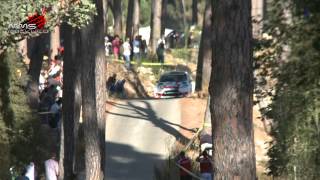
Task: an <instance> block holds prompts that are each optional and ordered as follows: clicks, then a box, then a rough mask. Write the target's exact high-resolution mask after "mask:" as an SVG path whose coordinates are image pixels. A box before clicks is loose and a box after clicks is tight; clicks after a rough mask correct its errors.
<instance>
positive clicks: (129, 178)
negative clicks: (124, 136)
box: [105, 142, 165, 180]
mask: <svg viewBox="0 0 320 180" xmlns="http://www.w3.org/2000/svg"><path fill="white" fill-rule="evenodd" d="M105 147H106V169H105V172H106V174H107V175H106V176H107V178H106V179H108V180H113V179H114V180H152V179H154V178H153V174H154V165H160V164H163V163H164V161H165V160H164V159H163V158H162V157H160V156H159V155H157V154H151V153H142V152H138V151H136V150H135V149H134V148H133V147H132V146H128V145H125V144H119V143H114V142H106V144H105Z"/></svg>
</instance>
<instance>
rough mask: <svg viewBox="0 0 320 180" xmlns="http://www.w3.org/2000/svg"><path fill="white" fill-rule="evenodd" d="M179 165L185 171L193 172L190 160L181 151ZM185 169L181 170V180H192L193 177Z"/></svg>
mask: <svg viewBox="0 0 320 180" xmlns="http://www.w3.org/2000/svg"><path fill="white" fill-rule="evenodd" d="M178 164H179V165H180V166H182V167H183V168H184V169H186V170H188V171H191V160H190V158H188V157H186V154H185V152H184V151H181V152H180V154H179V160H178ZM184 169H182V168H180V180H192V177H191V175H190V174H189V173H188V172H187V171H185V170H184Z"/></svg>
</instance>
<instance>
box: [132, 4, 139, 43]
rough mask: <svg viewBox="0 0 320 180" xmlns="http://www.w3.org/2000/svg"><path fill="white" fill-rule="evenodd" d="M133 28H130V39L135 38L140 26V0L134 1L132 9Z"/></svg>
mask: <svg viewBox="0 0 320 180" xmlns="http://www.w3.org/2000/svg"><path fill="white" fill-rule="evenodd" d="M132 21H133V27H132V37H135V36H137V35H138V34H139V25H140V0H134V8H133V20H132Z"/></svg>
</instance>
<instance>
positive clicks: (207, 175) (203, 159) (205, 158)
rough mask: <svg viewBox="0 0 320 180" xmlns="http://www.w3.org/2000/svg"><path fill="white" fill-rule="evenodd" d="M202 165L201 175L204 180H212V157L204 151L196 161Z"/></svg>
mask: <svg viewBox="0 0 320 180" xmlns="http://www.w3.org/2000/svg"><path fill="white" fill-rule="evenodd" d="M196 160H197V161H198V162H199V163H200V173H201V178H202V179H203V180H212V163H211V157H210V156H209V155H208V153H207V151H206V150H205V151H203V152H202V155H200V156H199V157H198V158H197V159H196Z"/></svg>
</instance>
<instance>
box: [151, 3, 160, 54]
mask: <svg viewBox="0 0 320 180" xmlns="http://www.w3.org/2000/svg"><path fill="white" fill-rule="evenodd" d="M161 12H162V0H152V13H151V14H152V15H151V19H152V26H151V34H150V50H151V54H155V53H156V49H157V42H158V40H159V39H160V38H161Z"/></svg>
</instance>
